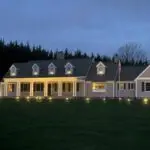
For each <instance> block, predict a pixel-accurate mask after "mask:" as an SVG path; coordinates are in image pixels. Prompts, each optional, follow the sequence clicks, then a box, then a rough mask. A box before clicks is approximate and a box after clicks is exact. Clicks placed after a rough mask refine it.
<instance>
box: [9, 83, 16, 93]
mask: <svg viewBox="0 0 150 150" xmlns="http://www.w3.org/2000/svg"><path fill="white" fill-rule="evenodd" d="M14 91H15V85H14V84H8V92H14Z"/></svg>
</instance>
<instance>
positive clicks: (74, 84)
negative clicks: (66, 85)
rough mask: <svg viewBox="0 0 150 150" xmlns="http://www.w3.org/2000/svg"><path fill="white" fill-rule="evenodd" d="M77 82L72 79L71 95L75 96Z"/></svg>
mask: <svg viewBox="0 0 150 150" xmlns="http://www.w3.org/2000/svg"><path fill="white" fill-rule="evenodd" d="M76 87H77V82H76V81H74V82H73V96H77V88H76Z"/></svg>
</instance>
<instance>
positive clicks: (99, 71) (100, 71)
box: [97, 66, 105, 75]
mask: <svg viewBox="0 0 150 150" xmlns="http://www.w3.org/2000/svg"><path fill="white" fill-rule="evenodd" d="M97 74H99V75H103V74H105V67H103V66H99V67H97Z"/></svg>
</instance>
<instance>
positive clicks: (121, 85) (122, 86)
mask: <svg viewBox="0 0 150 150" xmlns="http://www.w3.org/2000/svg"><path fill="white" fill-rule="evenodd" d="M119 89H120V90H124V89H126V83H120V87H119V83H118V90H119Z"/></svg>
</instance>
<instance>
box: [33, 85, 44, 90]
mask: <svg viewBox="0 0 150 150" xmlns="http://www.w3.org/2000/svg"><path fill="white" fill-rule="evenodd" d="M43 90H44V84H43V83H34V92H42V91H43Z"/></svg>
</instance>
